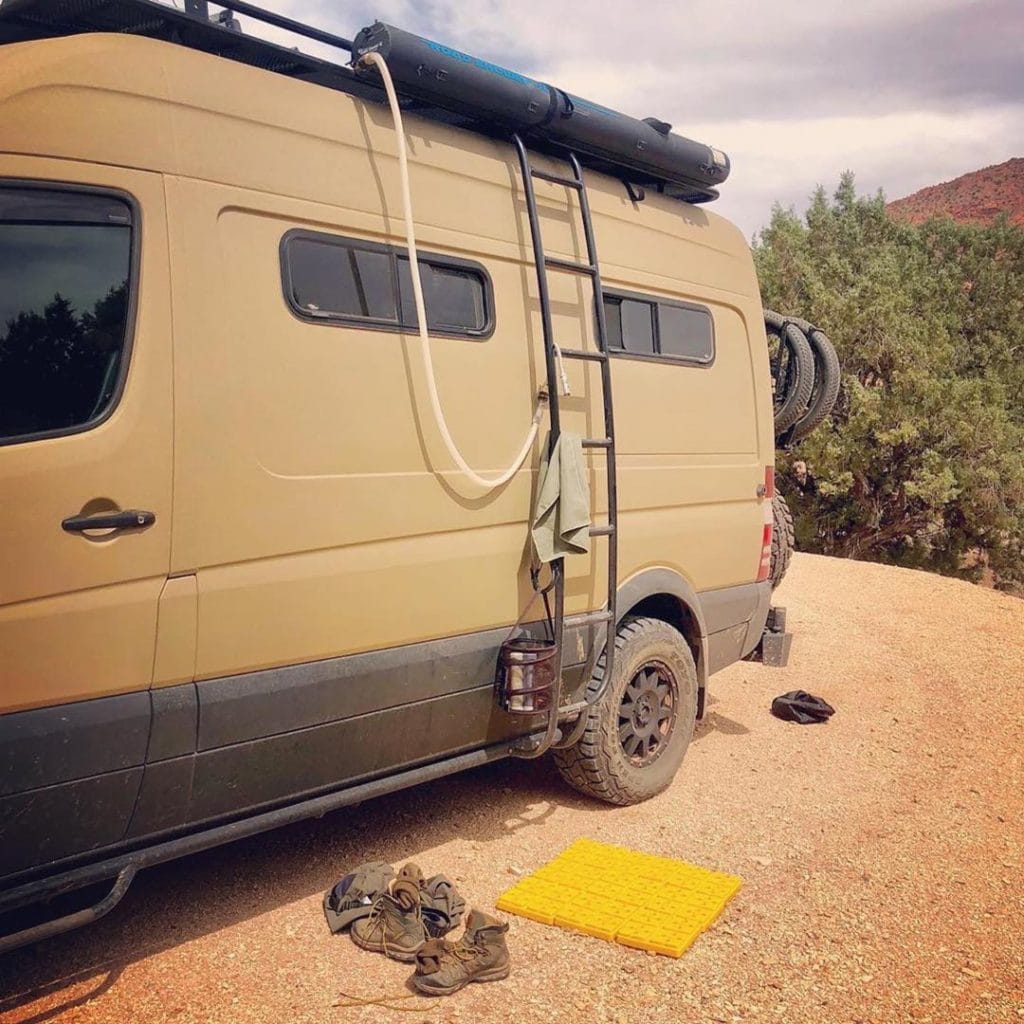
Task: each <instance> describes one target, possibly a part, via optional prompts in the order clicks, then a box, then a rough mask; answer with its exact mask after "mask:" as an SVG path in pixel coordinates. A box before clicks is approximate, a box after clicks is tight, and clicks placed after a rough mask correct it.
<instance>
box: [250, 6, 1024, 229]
mask: <svg viewBox="0 0 1024 1024" xmlns="http://www.w3.org/2000/svg"><path fill="white" fill-rule="evenodd" d="M266 2H267V3H268V6H271V7H273V9H274V10H277V11H279V12H280V13H282V14H286V15H288V16H290V17H294V18H297V19H299V20H303V21H308V22H312V23H314V24H317V25H319V26H321V27H324V28H327V29H329V30H331V31H335V32H338V33H339V34H341V35H345V36H349V37H351V36H352V35H353V34H354V33H355V32H356V31H357V30H358V29H359V28H360V27H362V26H364V25H367V24H370V23H371V22H372V21H373V20H374V19H375V18H378V17H379V18H380V19H381V20H383V21H388V22H390V23H393V24H396V25H399V26H401V27H403V28H407V29H409V30H410V31H414V32H419V33H422V34H424V35H429V36H432V37H434V38H437V39H441V40H443V41H445V42H447V43H449V44H450V45H453V46H456V47H459V48H461V49H464V50H467V51H469V52H472V53H476V54H478V55H480V56H482V57H486V58H488V59H490V60H494V61H497V62H498V63H504V64H505V65H506V66H510V67H514V68H516V69H517V70H521V71H525V72H526V73H528V74H531V75H534V76H535V77H538V78H541V79H543V80H545V81H551V82H553V83H554V84H557V85H559V86H560V87H562V88H565V89H568V90H570V91H572V92H575V93H577V94H578V95H581V96H585V97H586V98H588V99H591V100H594V101H595V102H598V103H602V104H604V105H606V106H609V107H612V108H613V109H617V110H622V111H624V112H626V113H630V114H633V115H634V116H639V117H644V116H648V115H654V116H657V117H659V118H662V119H664V120H667V121H669V122H671V123H672V124H673V125H674V126H675V129H676V131H678V132H680V133H681V134H683V135H688V136H690V137H692V138H696V139H699V140H701V141H703V142H708V143H711V144H713V145H716V146H718V147H719V148H721V149H724V150H725V151H726V152H727V153H729V155H730V157H731V159H732V164H733V172H732V176H731V178H730V180H729V181H728V182H726V183H725V185H724V186H723V188H722V199H721V200H720V201H719V202H718V203H717V204H716V209H718V210H719V211H720V212H722V213H724V214H726V215H727V216H730V217H732V218H733V219H734V220H736V222H737V223H738V224H739V226H740V227H741V228H742V229H743V231H744V232H745V233H746V234H747V235H750V234H751V233H752V232H753V231H755V230H757V229H758V228H759V227H761V226H762V225H763V224H764V223H765V221H766V220H767V218H768V216H769V213H770V209H771V204H772V203H773V202H774V201H780V202H782V203H783V204H784V205H791V204H792V205H796V206H797V207H798V208H800V207H802V206H803V205H804V203H805V201H806V199H807V197H808V196H809V195H810V193H811V192H812V191H813V189H814V188H815V186H816V185H817V184H819V183H820V184H823V185H824V186H825V187H826V188H827V189H829V190H831V189H832V188H834V187H835V185H836V183H837V182H838V179H839V175H840V174H841V173H842V171H844V170H846V169H850V170H853V171H854V172H855V174H856V175H857V181H858V185H859V187H860V188H861V190H862V191H871V192H873V191H874V190H876V189H877V188H883V189H884V191H885V192H886V194H887V195H888V196H889V197H890V198H897V197H899V196H902V195H905V194H907V193H909V192H912V191H914V190H915V189H917V188H920V187H922V186H924V185H928V184H933V183H935V182H938V181H943V180H946V179H948V178H951V177H956V176H957V175H959V174H962V173H965V172H967V171H971V170H975V169H977V168H978V167H983V166H985V165H987V164H990V163H997V162H1000V161H1002V160H1005V159H1008V158H1009V157H1011V156H1019V155H1022V154H1024V75H1022V74H1021V73H1020V56H1019V41H1020V39H1021V38H1024V2H1022V0H901V2H900V3H899V4H893V3H892V2H891V0H858V2H850V0H772V2H761V0H689V2H687V3H681V2H679V0H648V2H647V3H645V4H643V5H636V4H623V3H621V0H591V2H590V3H587V4H584V3H583V0H476V2H474V3H472V4H466V3H465V2H464V0H375V3H374V4H373V5H372V7H371V6H370V5H364V4H359V5H356V6H355V7H347V9H345V10H344V11H342V10H339V5H336V4H335V3H334V2H333V0H266ZM242 20H243V25H244V27H245V29H246V31H252V32H257V33H259V34H261V35H265V36H267V37H268V38H273V39H275V40H276V41H279V42H284V43H286V44H287V45H295V44H296V42H298V45H299V46H300V48H301V49H303V50H305V51H306V52H310V53H316V54H317V55H319V56H324V57H326V58H327V59H331V60H340V61H344V59H345V55H344V54H341V53H339V52H337V51H331V50H330V49H328V48H325V47H320V46H317V45H316V44H313V43H310V42H305V41H298V40H296V39H295V38H294V37H292V36H289V35H287V34H286V33H283V32H280V31H279V30H274V29H266V28H264V27H260V26H257V25H256V24H255V23H254V22H252V21H251V20H250V19H245V18H243V19H242Z"/></svg>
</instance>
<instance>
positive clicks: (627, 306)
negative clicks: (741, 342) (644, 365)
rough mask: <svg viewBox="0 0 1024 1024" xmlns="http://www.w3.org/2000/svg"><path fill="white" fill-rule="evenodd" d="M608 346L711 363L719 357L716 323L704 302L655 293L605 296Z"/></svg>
mask: <svg viewBox="0 0 1024 1024" xmlns="http://www.w3.org/2000/svg"><path fill="white" fill-rule="evenodd" d="M604 316H605V326H606V328H607V331H608V347H609V348H611V349H613V350H614V349H617V350H618V351H620V352H624V353H628V354H629V355H636V356H642V357H650V358H660V357H664V358H665V359H667V360H673V361H676V360H678V361H680V362H687V363H702V364H709V363H711V362H712V361H713V360H714V358H715V326H714V321H713V320H712V317H711V311H710V310H709V309H706V308H705V307H703V306H693V305H689V304H684V303H680V302H670V301H666V300H662V299H656V298H654V297H653V296H651V297H650V298H648V297H647V296H640V295H628V294H627V295H616V294H614V293H613V294H605V296H604Z"/></svg>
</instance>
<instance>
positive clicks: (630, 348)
mask: <svg viewBox="0 0 1024 1024" xmlns="http://www.w3.org/2000/svg"><path fill="white" fill-rule="evenodd" d="M620 312H621V316H622V347H623V348H624V349H625V350H626V351H627V352H636V353H638V354H640V355H647V356H649V355H653V354H654V307H653V306H652V305H651V304H650V303H649V302H637V301H636V300H634V299H623V300H622V302H621V304H620Z"/></svg>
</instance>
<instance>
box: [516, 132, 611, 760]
mask: <svg viewBox="0 0 1024 1024" xmlns="http://www.w3.org/2000/svg"><path fill="white" fill-rule="evenodd" d="M512 143H513V145H514V146H515V148H516V152H517V153H518V155H519V167H520V172H521V174H522V178H523V192H524V194H525V197H526V212H527V215H528V217H529V221H530V235H531V238H532V241H533V257H534V263H535V265H536V269H537V292H538V296H539V298H540V314H541V323H542V326H543V332H544V358H545V362H546V365H547V388H548V411H549V415H550V417H551V434H550V438H549V448H548V451H549V452H550V451H551V450H552V449H553V448H554V445H555V442H556V441H557V440H558V438H559V436H560V434H561V420H560V411H559V392H558V367H557V365H556V359H557V357H558V356H559V355H560V356H561V358H562V359H580V360H586V361H589V362H596V363H598V364H599V365H600V367H601V397H602V404H603V407H604V435H603V436H602V437H588V438H584V439H583V448H584V449H585V450H590V449H594V450H597V451H603V452H604V456H605V465H606V468H607V479H608V522H607V525H602V526H597V525H593V526H591V528H590V536H591V537H605V538H607V541H606V543H607V546H608V547H607V554H608V597H607V600H606V602H605V607H604V609H603V610H601V611H596V612H586V613H584V614H582V615H577V616H571V617H569V618H568V619H567V618H566V617H565V567H564V564H563V561H564V560H563V559H561V558H559V559H556V560H555V561H554V562H552V563H551V570H552V573H553V574H554V580H555V601H554V616H553V617H554V632H555V637H554V638H555V642H556V643H557V645H558V651H557V653H556V655H555V659H556V664H555V692H554V693H553V695H552V702H551V709H550V710H549V712H548V723H547V728H546V730H545V733H544V735H543V736H542V737H541V738H540V739H538V737H537V736H536V735H534V736H531V737H527V738H526V739H525V740H524V741H523V742H522V743H521V744H520V745H519V746H517V747H516V748H514V750H513V753H515V754H516V755H517V756H519V757H539V756H540V755H541V754H543V753H544V752H545V751H546V750H548V749H549V748H550V747H552V746H571V745H572V744H573V743H575V742H576V740H577V739H578V738H579V734H580V733H581V732H582V731H583V727H584V725H585V722H586V715H585V714H584V712H585V711H586V709H587V708H588V707H589V706H590V705H591V704H594V703H596V702H597V701H598V700H600V699H601V697H602V696H603V695H604V691H605V689H606V688H607V686H608V681H609V679H610V678H611V673H612V668H613V666H614V659H615V624H616V608H615V596H616V588H617V583H618V525H619V524H618V500H617V492H616V474H615V417H614V414H613V410H612V379H611V366H610V363H609V359H608V332H607V328H606V325H605V316H604V292H603V290H602V286H601V268H600V264H599V263H598V259H597V245H596V243H595V240H594V225H593V222H592V220H591V217H590V201H589V199H588V198H587V186H586V183H585V182H584V180H583V168H582V167H581V166H580V162H579V159H578V158H577V156H576V154H575V153H572V152H570V153H569V154H568V161H569V166H570V168H571V170H572V176H571V177H563V176H561V175H558V174H550V173H548V172H547V171H540V170H537V169H535V168H534V167H533V166H532V165H531V163H530V156H529V153H528V152H527V149H526V146H525V145H524V144H523V140H522V139H521V138H520V137H519V136H518V135H517V134H513V136H512ZM534 178H539V179H540V180H541V181H549V182H552V183H553V184H555V185H562V186H564V187H565V188H567V189H569V191H570V193H572V192H575V193H576V194H577V196H578V197H579V204H580V216H581V219H582V221H583V235H584V238H585V239H586V246H587V262H586V263H576V262H574V261H572V260H564V259H556V258H555V257H553V256H548V255H547V253H546V252H545V251H544V243H543V240H542V238H541V230H540V215H539V214H538V212H537V196H536V193H535V192H534V188H533V179H534ZM549 269H550V270H556V271H559V272H562V273H571V274H580V275H582V276H584V277H588V278H589V279H590V282H591V285H592V287H593V292H594V312H595V321H594V322H595V324H596V328H597V334H596V341H597V349H596V350H595V351H593V352H591V351H589V350H585V349H568V348H560V347H559V346H558V344H557V342H556V341H555V337H554V331H553V328H552V325H551V299H550V296H549V293H548V279H547V274H548V270H549ZM598 624H604V626H605V647H604V650H605V655H604V657H605V662H604V675H603V678H602V683H601V686H600V687H599V688H598V689H597V690H596V691H594V692H593V693H590V694H588V695H587V696H586V699H585V700H583V701H580V702H578V703H576V704H573V705H569V706H567V707H562V649H563V643H562V641H563V639H564V635H565V630H566V629H567V628H568V629H572V628H578V627H589V626H592V625H598ZM574 714H575V715H576V716H577V721H576V724H575V726H571V727H570V728H569V730H568V732H567V734H566V735H565V736H563V737H561V738H559V737H558V721H559V719H560V718H562V717H569V718H571V717H572V716H573V715H574Z"/></svg>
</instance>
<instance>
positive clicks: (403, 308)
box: [281, 231, 494, 337]
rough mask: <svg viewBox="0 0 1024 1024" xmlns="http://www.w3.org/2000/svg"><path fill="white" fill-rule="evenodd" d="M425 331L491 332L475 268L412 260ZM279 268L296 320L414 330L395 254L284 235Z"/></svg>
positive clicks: (488, 302) (331, 239)
mask: <svg viewBox="0 0 1024 1024" xmlns="http://www.w3.org/2000/svg"><path fill="white" fill-rule="evenodd" d="M419 266H420V280H421V283H422V286H423V302H424V305H425V306H426V310H427V321H428V326H429V327H430V329H431V330H432V331H437V332H439V333H442V334H452V335H459V336H467V337H487V336H489V335H490V334H491V332H492V331H493V329H494V316H493V312H492V311H493V297H492V290H491V282H490V278H489V277H488V276H487V273H486V271H485V270H484V269H483V267H481V266H480V265H479V264H475V263H469V262H468V261H465V260H459V259H455V258H454V257H447V256H438V255H434V254H430V253H422V254H420V256H419ZM281 271H282V277H283V283H284V290H285V296H286V298H287V299H288V303H289V305H290V306H291V308H292V311H293V312H294V313H296V314H297V315H298V316H301V317H303V318H310V319H315V320H327V321H333V322H338V323H345V324H350V325H357V326H364V327H375V328H377V329H385V330H387V329H390V330H396V331H398V330H403V331H408V330H416V328H417V323H416V303H415V299H414V297H413V289H412V276H411V274H410V272H409V260H408V257H407V256H405V255H404V254H403V252H402V250H401V249H398V248H396V247H393V246H384V245H377V244H375V243H372V242H365V241H362V240H357V239H349V238H340V237H337V236H334V235H324V234H313V233H310V232H294V231H293V232H289V233H288V234H286V235H285V236H284V238H283V239H282V242H281Z"/></svg>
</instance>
